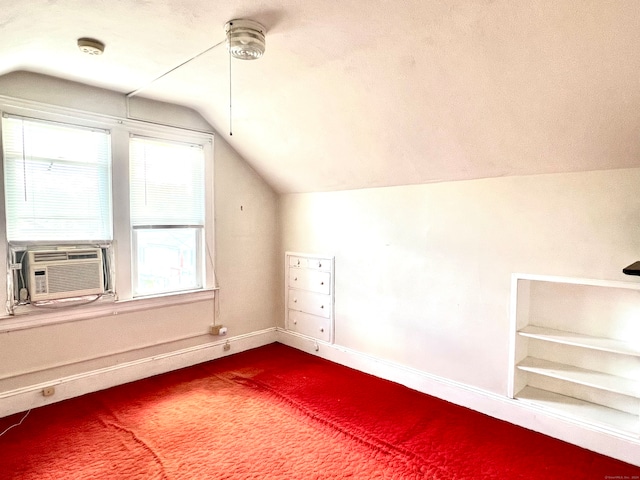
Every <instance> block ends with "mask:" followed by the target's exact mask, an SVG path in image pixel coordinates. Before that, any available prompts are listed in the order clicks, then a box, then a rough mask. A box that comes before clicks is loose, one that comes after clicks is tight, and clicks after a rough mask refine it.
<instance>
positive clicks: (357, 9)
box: [0, 0, 640, 192]
mask: <svg viewBox="0 0 640 480" xmlns="http://www.w3.org/2000/svg"><path fill="white" fill-rule="evenodd" d="M234 18H248V19H252V20H256V21H258V22H260V23H262V24H264V25H265V27H266V28H267V51H266V54H265V56H264V57H263V58H262V59H260V60H257V61H241V60H234V62H233V82H232V85H233V136H229V70H228V68H229V60H228V55H227V53H226V50H225V48H224V46H223V45H221V46H219V47H216V48H214V49H212V50H211V51H210V52H208V53H206V54H204V55H202V56H200V57H198V58H197V59H195V60H193V61H192V62H190V63H188V64H186V65H185V66H183V67H181V68H179V69H177V70H175V71H173V72H172V73H170V74H168V75H166V76H165V77H163V78H162V79H160V80H158V81H156V82H154V83H152V84H151V85H150V86H148V87H147V88H145V89H144V90H142V91H141V92H140V93H139V95H140V96H146V97H149V98H154V99H159V100H164V101H169V102H174V103H179V104H183V105H187V106H190V107H193V108H195V109H196V110H198V111H199V112H200V113H201V114H202V115H203V116H204V117H205V118H206V119H207V120H208V121H209V122H210V123H211V124H212V125H213V126H214V127H215V128H216V130H217V131H218V132H220V135H223V136H224V137H225V138H226V139H227V141H229V142H230V143H231V144H232V145H233V147H234V148H235V149H236V150H237V151H238V152H239V153H240V154H241V155H242V156H243V157H244V158H245V159H246V160H247V161H248V162H249V163H250V164H251V165H252V166H253V167H254V168H255V169H256V170H257V171H258V172H259V173H260V174H261V175H262V176H263V177H264V178H265V179H266V180H267V181H268V182H269V183H270V184H271V185H272V186H273V187H274V188H275V189H276V190H277V191H279V192H308V191H325V190H336V189H351V188H362V187H376V186H387V185H403V184H414V183H428V182H437V181H447V180H462V179H471V178H483V177H496V176H504V175H520V174H533V173H546V172H566V171H585V170H598V169H607V168H625V167H636V166H640V88H639V87H640V2H638V1H637V0H629V1H624V0H616V1H614V2H610V1H605V0H594V1H588V0H582V1H577V0H549V1H527V2H524V1H513V0H496V1H492V0H485V1H481V0H466V1H465V0H457V1H442V0H344V1H341V2H337V1H336V2H334V1H327V0H263V1H255V0H237V1H233V0H226V1H221V0H118V1H110V0H109V1H108V0H27V1H22V2H18V1H9V0H1V1H0V74H4V73H8V72H12V71H15V70H28V71H33V72H38V73H43V74H48V75H53V76H57V77H62V78H65V79H69V80H74V81H79V82H83V83H86V84H90V85H95V86H100V87H105V88H108V89H112V90H116V91H119V92H123V93H127V92H130V91H133V90H136V89H138V88H139V87H143V86H145V85H147V84H149V82H151V81H152V80H153V79H155V78H156V77H158V76H159V75H161V74H163V73H165V72H167V71H169V70H170V69H172V68H173V67H175V66H177V65H179V64H181V63H182V62H184V61H185V60H187V59H189V58H191V57H193V56H194V55H197V54H198V53H200V52H202V51H204V50H205V49H207V48H208V47H210V46H212V45H215V44H217V43H219V42H222V41H223V40H224V24H225V23H226V22H227V21H228V20H231V19H234ZM79 37H94V38H97V39H99V40H101V41H103V42H104V43H105V44H106V50H105V53H104V55H102V56H100V57H90V56H87V55H84V54H82V53H80V52H79V50H78V49H77V48H76V40H77V39H78V38H79ZM0 93H1V92H0Z"/></svg>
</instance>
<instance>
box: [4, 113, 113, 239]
mask: <svg viewBox="0 0 640 480" xmlns="http://www.w3.org/2000/svg"><path fill="white" fill-rule="evenodd" d="M2 140H3V152H4V182H5V185H4V186H5V209H6V223H7V240H8V241H9V242H16V241H17V242H38V241H45V242H56V241H75V242H82V241H108V240H111V239H112V216H111V151H110V135H109V132H108V131H106V130H98V129H89V128H84V127H79V126H74V125H66V124H61V123H54V122H46V121H41V120H35V119H30V118H25V117H18V116H8V115H6V114H5V115H4V116H3V119H2Z"/></svg>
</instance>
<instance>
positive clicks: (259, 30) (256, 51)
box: [224, 19, 266, 60]
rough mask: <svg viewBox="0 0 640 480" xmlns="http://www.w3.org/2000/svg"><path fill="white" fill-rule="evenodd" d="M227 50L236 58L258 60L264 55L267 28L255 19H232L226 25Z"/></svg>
mask: <svg viewBox="0 0 640 480" xmlns="http://www.w3.org/2000/svg"><path fill="white" fill-rule="evenodd" d="M224 31H225V33H226V34H227V50H229V53H230V54H231V56H232V57H234V58H239V59H240V60H256V59H258V58H260V57H262V55H264V50H265V47H266V44H265V38H264V35H265V28H264V27H263V26H262V25H260V24H259V23H258V22H254V21H253V20H242V19H236V20H230V21H228V22H227V23H226V25H225V26H224Z"/></svg>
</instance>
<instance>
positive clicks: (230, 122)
mask: <svg viewBox="0 0 640 480" xmlns="http://www.w3.org/2000/svg"><path fill="white" fill-rule="evenodd" d="M231 98H232V97H231V49H229V136H233V111H232V108H231Z"/></svg>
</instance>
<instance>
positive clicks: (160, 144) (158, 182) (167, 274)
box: [129, 136, 205, 296]
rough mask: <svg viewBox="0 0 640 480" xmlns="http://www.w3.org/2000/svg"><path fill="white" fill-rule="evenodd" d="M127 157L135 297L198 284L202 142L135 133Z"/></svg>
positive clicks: (200, 270) (202, 218)
mask: <svg viewBox="0 0 640 480" xmlns="http://www.w3.org/2000/svg"><path fill="white" fill-rule="evenodd" d="M129 162H130V163H129V168H130V196H131V199H130V204H131V226H132V230H133V231H132V239H133V252H132V254H133V255H132V257H133V265H132V267H133V272H134V274H133V294H134V296H140V295H152V294H158V293H167V292H176V291H181V290H192V289H198V288H202V286H203V253H202V252H203V249H202V243H203V235H204V221H205V182H204V174H205V170H204V149H203V147H202V146H201V145H192V144H186V143H177V142H170V141H165V140H160V139H152V138H146V137H138V136H133V137H132V138H131V142H130V153H129Z"/></svg>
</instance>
